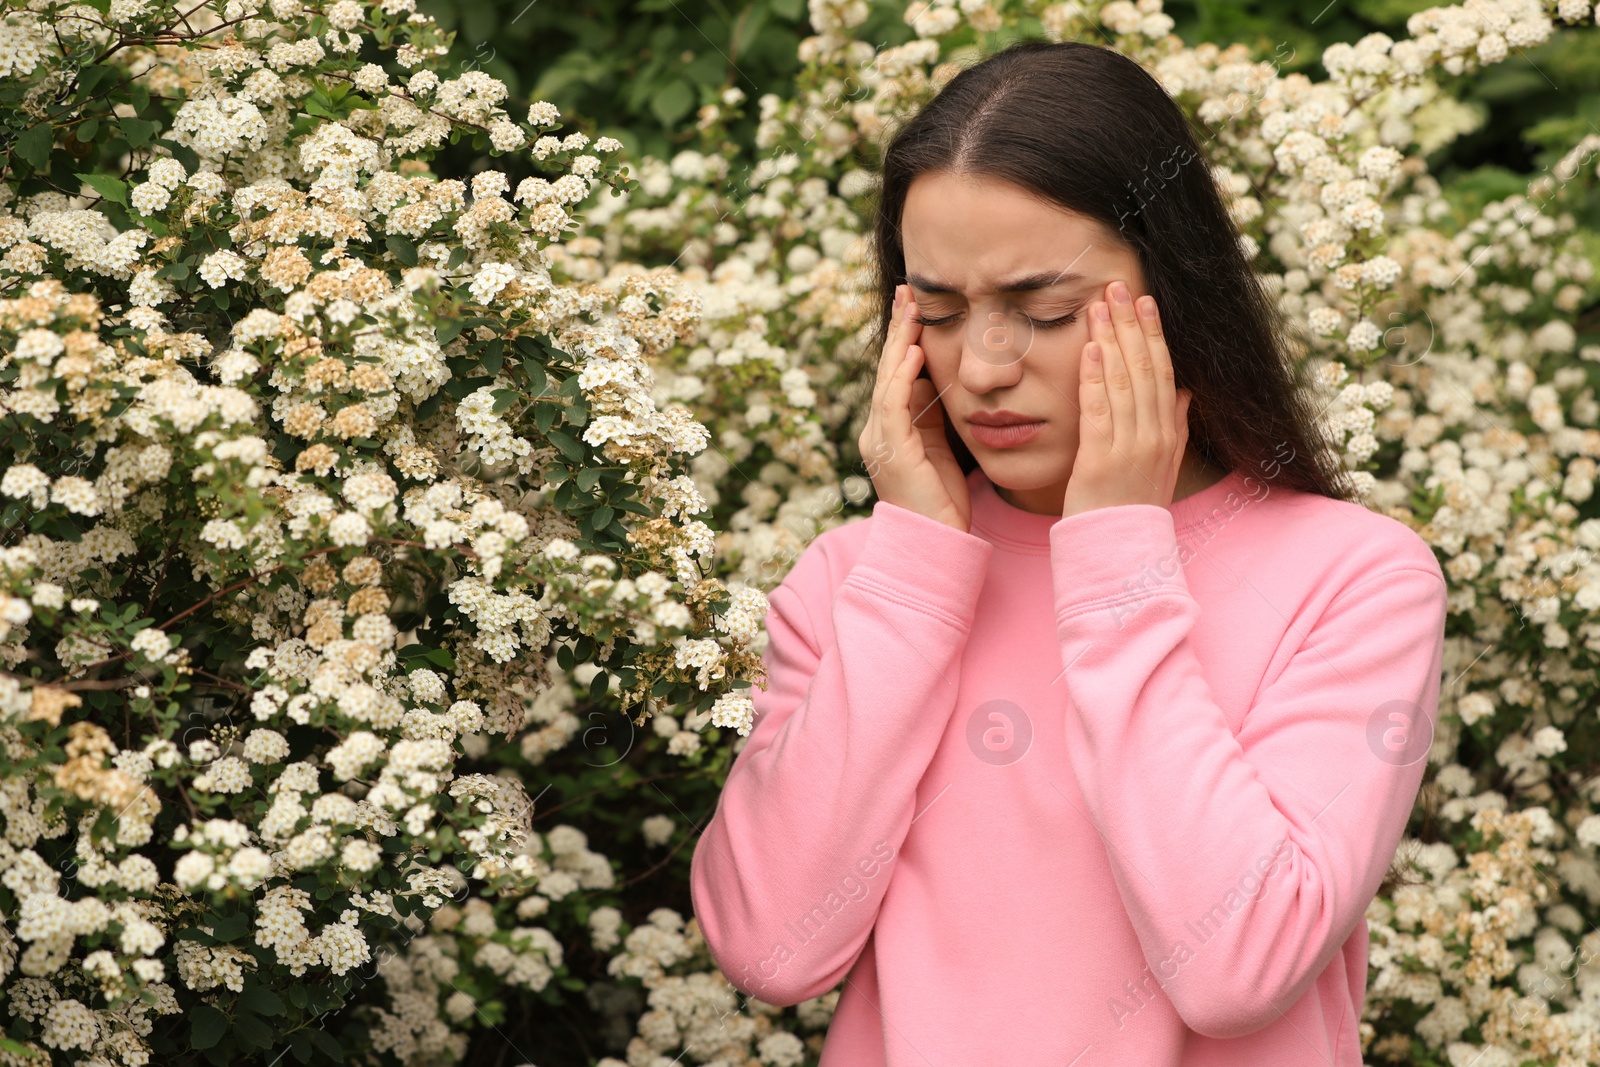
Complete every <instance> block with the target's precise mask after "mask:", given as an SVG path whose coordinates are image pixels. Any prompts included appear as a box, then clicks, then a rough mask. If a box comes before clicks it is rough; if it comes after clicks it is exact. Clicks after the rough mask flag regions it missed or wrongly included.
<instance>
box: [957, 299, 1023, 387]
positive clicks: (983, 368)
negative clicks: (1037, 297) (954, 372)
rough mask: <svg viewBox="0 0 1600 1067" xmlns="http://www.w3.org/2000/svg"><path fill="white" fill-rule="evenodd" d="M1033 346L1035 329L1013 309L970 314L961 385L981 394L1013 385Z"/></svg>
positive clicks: (964, 347)
mask: <svg viewBox="0 0 1600 1067" xmlns="http://www.w3.org/2000/svg"><path fill="white" fill-rule="evenodd" d="M1032 346H1033V328H1032V326H1031V324H1030V323H1029V322H1028V320H1027V318H1026V317H1025V316H1023V315H1022V314H1020V313H1018V312H1014V311H1006V310H1001V309H994V310H990V311H986V312H981V313H979V314H975V315H973V316H971V317H970V318H969V319H968V321H967V329H966V331H965V335H964V337H963V338H962V346H961V366H960V374H959V376H960V379H961V384H962V385H963V386H964V387H965V388H966V389H968V390H970V391H971V392H975V393H981V392H986V391H987V390H989V389H993V388H996V387H998V386H1002V385H1011V384H1014V383H1015V382H1016V381H1017V380H1018V379H1019V378H1020V377H1021V376H1022V361H1023V359H1025V358H1026V357H1027V354H1028V351H1029V349H1030V348H1032Z"/></svg>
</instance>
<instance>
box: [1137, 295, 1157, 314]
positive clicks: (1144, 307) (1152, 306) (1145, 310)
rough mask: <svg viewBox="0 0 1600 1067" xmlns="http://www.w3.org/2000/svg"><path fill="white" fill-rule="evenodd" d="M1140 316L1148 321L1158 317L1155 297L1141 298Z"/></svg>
mask: <svg viewBox="0 0 1600 1067" xmlns="http://www.w3.org/2000/svg"><path fill="white" fill-rule="evenodd" d="M1139 314H1140V315H1143V316H1144V317H1145V318H1147V319H1153V318H1155V317H1156V302H1155V298H1154V297H1148V296H1141V297H1140V298H1139Z"/></svg>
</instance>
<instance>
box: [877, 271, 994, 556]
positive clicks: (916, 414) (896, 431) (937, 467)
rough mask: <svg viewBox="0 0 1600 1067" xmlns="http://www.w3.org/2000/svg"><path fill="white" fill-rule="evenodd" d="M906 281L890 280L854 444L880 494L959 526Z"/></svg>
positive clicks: (966, 510)
mask: <svg viewBox="0 0 1600 1067" xmlns="http://www.w3.org/2000/svg"><path fill="white" fill-rule="evenodd" d="M916 310H917V307H916V297H914V296H913V295H912V294H911V287H910V286H908V285H897V286H895V308H894V318H893V320H892V321H891V323H890V326H889V336H888V340H887V341H886V342H885V343H884V346H883V352H882V353H880V354H879V356H878V378H877V382H876V384H875V385H874V386H873V390H872V410H871V411H870V413H869V414H868V415H867V425H866V427H865V428H863V429H862V431H861V437H860V439H859V440H858V442H857V445H858V446H859V447H860V449H861V458H862V460H863V461H865V463H866V465H867V474H868V476H869V477H870V478H871V479H872V486H873V488H874V489H875V490H877V493H878V499H879V500H887V501H888V502H889V503H891V504H894V505H897V506H898V507H902V508H905V509H907V510H908V511H915V512H917V513H918V514H920V515H926V516H927V517H928V518H930V519H936V520H938V521H939V522H942V523H944V524H945V525H947V526H953V527H955V528H956V529H958V530H961V531H962V532H964V533H965V532H967V531H968V529H969V525H970V521H971V517H972V503H971V500H970V499H969V494H968V492H967V478H966V475H965V474H963V473H962V471H961V464H960V463H958V462H957V461H956V457H955V453H954V452H952V451H951V450H950V442H949V441H948V440H947V439H946V438H945V434H944V406H943V405H942V404H940V403H939V398H938V394H937V393H936V392H935V390H934V387H933V382H932V381H930V380H929V379H927V378H919V377H917V373H918V371H920V370H921V368H922V363H923V351H922V346H921V345H918V344H916V343H915V341H916V340H917V338H918V337H920V336H921V332H922V326H921V324H920V323H916V322H912V321H911V320H912V319H913V318H914V317H915V315H916Z"/></svg>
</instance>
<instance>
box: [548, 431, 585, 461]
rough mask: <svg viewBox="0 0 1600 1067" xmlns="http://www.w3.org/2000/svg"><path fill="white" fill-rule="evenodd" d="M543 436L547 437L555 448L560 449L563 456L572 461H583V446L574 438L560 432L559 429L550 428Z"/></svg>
mask: <svg viewBox="0 0 1600 1067" xmlns="http://www.w3.org/2000/svg"><path fill="white" fill-rule="evenodd" d="M545 436H546V437H547V438H549V440H550V443H551V444H553V445H555V446H556V448H558V449H560V450H561V454H562V455H563V456H566V457H567V458H568V459H570V460H572V462H574V463H581V462H583V455H584V452H583V446H582V445H581V444H579V443H578V442H577V441H576V440H575V439H573V438H572V437H570V436H568V435H567V434H564V433H562V432H561V431H560V430H551V431H550V432H549V433H547V434H545Z"/></svg>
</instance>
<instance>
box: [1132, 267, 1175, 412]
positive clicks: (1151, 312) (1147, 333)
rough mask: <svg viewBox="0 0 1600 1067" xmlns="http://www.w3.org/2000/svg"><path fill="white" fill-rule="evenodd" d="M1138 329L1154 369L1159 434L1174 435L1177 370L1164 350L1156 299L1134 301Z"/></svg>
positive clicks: (1165, 342)
mask: <svg viewBox="0 0 1600 1067" xmlns="http://www.w3.org/2000/svg"><path fill="white" fill-rule="evenodd" d="M1137 305H1138V306H1137V311H1138V313H1139V327H1140V330H1141V332H1142V333H1143V336H1144V343H1145V347H1146V348H1147V349H1148V350H1149V352H1150V358H1151V361H1152V364H1153V366H1154V368H1155V378H1156V410H1157V411H1158V412H1160V414H1161V419H1162V422H1161V432H1162V433H1163V434H1167V433H1175V432H1177V420H1176V419H1175V418H1173V411H1174V409H1175V407H1176V404H1177V381H1178V375H1177V370H1176V369H1175V368H1174V367H1173V365H1172V352H1171V350H1169V349H1168V348H1167V339H1166V336H1165V335H1164V334H1163V333H1162V332H1161V313H1160V309H1158V308H1157V307H1156V298H1155V297H1153V296H1151V295H1149V294H1148V293H1146V294H1145V295H1144V296H1141V297H1140V298H1139V299H1138V301H1137Z"/></svg>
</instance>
